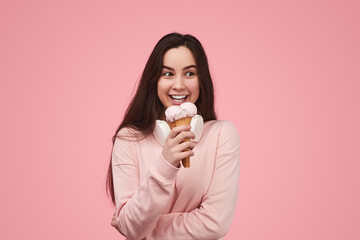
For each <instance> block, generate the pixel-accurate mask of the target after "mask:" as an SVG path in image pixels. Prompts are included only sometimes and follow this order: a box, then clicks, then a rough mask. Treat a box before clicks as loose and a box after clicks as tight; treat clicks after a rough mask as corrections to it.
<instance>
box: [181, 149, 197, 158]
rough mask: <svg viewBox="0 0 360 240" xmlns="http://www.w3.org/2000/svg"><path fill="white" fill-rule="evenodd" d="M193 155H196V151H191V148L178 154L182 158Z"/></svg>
mask: <svg viewBox="0 0 360 240" xmlns="http://www.w3.org/2000/svg"><path fill="white" fill-rule="evenodd" d="M192 156H194V152H193V151H191V150H189V151H185V152H181V153H179V155H178V157H179V158H180V159H185V158H187V157H192Z"/></svg>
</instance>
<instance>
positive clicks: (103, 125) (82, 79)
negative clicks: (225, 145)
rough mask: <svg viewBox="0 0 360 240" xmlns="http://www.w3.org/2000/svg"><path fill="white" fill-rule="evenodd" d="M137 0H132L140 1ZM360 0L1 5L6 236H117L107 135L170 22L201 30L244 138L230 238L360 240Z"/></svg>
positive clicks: (224, 107)
mask: <svg viewBox="0 0 360 240" xmlns="http://www.w3.org/2000/svg"><path fill="white" fill-rule="evenodd" d="M130 2H131V3H130ZM359 7H360V6H359V4H358V1H355V0H354V1H340V0H339V1H310V0H306V1H285V0H283V1H253V0H249V1H221V4H219V1H213V2H209V1H185V0H184V1H173V0H166V1H165V0H164V1H115V0H112V1H88V0H86V1H85V0H83V1H81V0H75V1H74V0H72V1H69V0H66V1H45V0H37V1H10V0H5V1H4V0H2V1H1V2H0V41H1V44H0V80H1V81H0V109H1V118H0V121H1V122H0V123H1V124H0V161H1V166H0V171H1V172H0V186H1V192H2V194H1V195H2V196H1V199H0V212H1V215H0V223H1V230H0V239H123V238H121V237H120V235H119V234H118V233H117V232H116V231H115V229H113V228H112V227H111V226H110V220H111V217H112V213H113V211H114V209H113V207H112V205H111V203H110V200H109V198H107V196H106V193H105V178H106V171H107V167H108V164H109V157H110V152H111V137H112V135H113V134H114V132H115V129H116V127H117V126H118V124H119V123H120V121H121V120H122V117H123V113H124V111H125V108H126V107H127V104H128V103H129V100H130V99H131V96H132V94H133V93H134V92H133V91H134V87H135V84H136V82H137V80H138V79H139V77H140V74H141V72H142V70H143V68H144V65H145V62H146V61H147V58H148V56H149V54H150V52H151V50H152V48H153V47H154V45H155V44H156V42H157V41H158V40H159V39H160V38H161V37H162V36H163V35H165V34H167V33H169V32H172V31H178V32H180V33H191V34H193V35H195V36H196V37H197V38H199V40H200V41H201V42H202V43H203V45H204V48H205V50H206V52H207V54H208V58H209V62H210V68H211V73H212V75H213V78H214V81H215V87H216V109H217V112H218V116H219V118H220V119H228V120H231V121H232V122H234V123H235V125H236V126H237V129H238V131H239V134H240V140H241V177H240V192H239V200H238V205H237V210H236V213H235V218H234V221H233V224H232V226H231V229H230V231H229V233H228V235H227V236H226V239H246V240H257V239H259V240H263V239H267V240H279V239H281V240H283V239H284V240H285V239H292V240H298V239H299V240H300V239H301V240H303V239H308V240H309V239H311V240H312V239H328V240H329V239H330V240H332V239H347V240H349V239H354V240H355V239H360V204H359V202H360V171H359V170H360V161H359V160H360V150H359V149H360V148H359V146H360V125H359V122H360V106H359V105H360V94H359V92H360V70H359V69H360V67H359V66H360V47H359V46H360V44H359V42H360V36H359V29H360V18H359Z"/></svg>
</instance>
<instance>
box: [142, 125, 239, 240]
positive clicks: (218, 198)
mask: <svg viewBox="0 0 360 240" xmlns="http://www.w3.org/2000/svg"><path fill="white" fill-rule="evenodd" d="M214 167H215V169H214V173H213V177H212V180H211V184H210V187H209V189H208V192H207V193H206V195H205V197H204V198H203V201H202V203H201V205H200V207H199V208H196V209H195V210H193V211H191V212H189V213H169V214H164V215H161V217H160V218H159V220H158V222H157V225H156V227H155V228H154V230H153V232H152V233H151V235H150V237H149V238H150V239H175V240H176V239H220V238H222V237H224V236H225V234H226V233H227V231H228V230H229V228H230V225H231V222H232V219H233V215H234V212H235V208H236V202H237V196H238V181H239V171H240V159H239V137H238V134H237V130H236V128H235V126H234V125H233V124H232V123H231V122H227V121H224V122H223V125H222V127H221V129H220V131H219V139H218V144H217V151H216V163H215V166H214Z"/></svg>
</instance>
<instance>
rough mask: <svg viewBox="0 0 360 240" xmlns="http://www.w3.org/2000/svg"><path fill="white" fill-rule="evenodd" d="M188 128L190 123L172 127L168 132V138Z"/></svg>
mask: <svg viewBox="0 0 360 240" xmlns="http://www.w3.org/2000/svg"><path fill="white" fill-rule="evenodd" d="M190 129H191V126H190V125H182V126H178V127H174V128H173V129H171V131H170V133H169V138H175V137H176V136H177V135H178V134H179V133H181V132H183V131H189V130H190Z"/></svg>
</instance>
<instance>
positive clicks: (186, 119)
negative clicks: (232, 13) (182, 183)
mask: <svg viewBox="0 0 360 240" xmlns="http://www.w3.org/2000/svg"><path fill="white" fill-rule="evenodd" d="M191 119H192V117H184V118H180V119H178V120H175V121H174V122H168V124H169V126H170V128H171V129H172V128H174V127H178V126H183V125H190V123H191ZM188 141H190V139H189V138H185V139H184V142H188ZM188 150H190V149H189V148H187V149H185V151H188ZM181 163H182V165H183V167H185V168H188V167H190V157H187V158H184V159H183V160H181Z"/></svg>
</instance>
